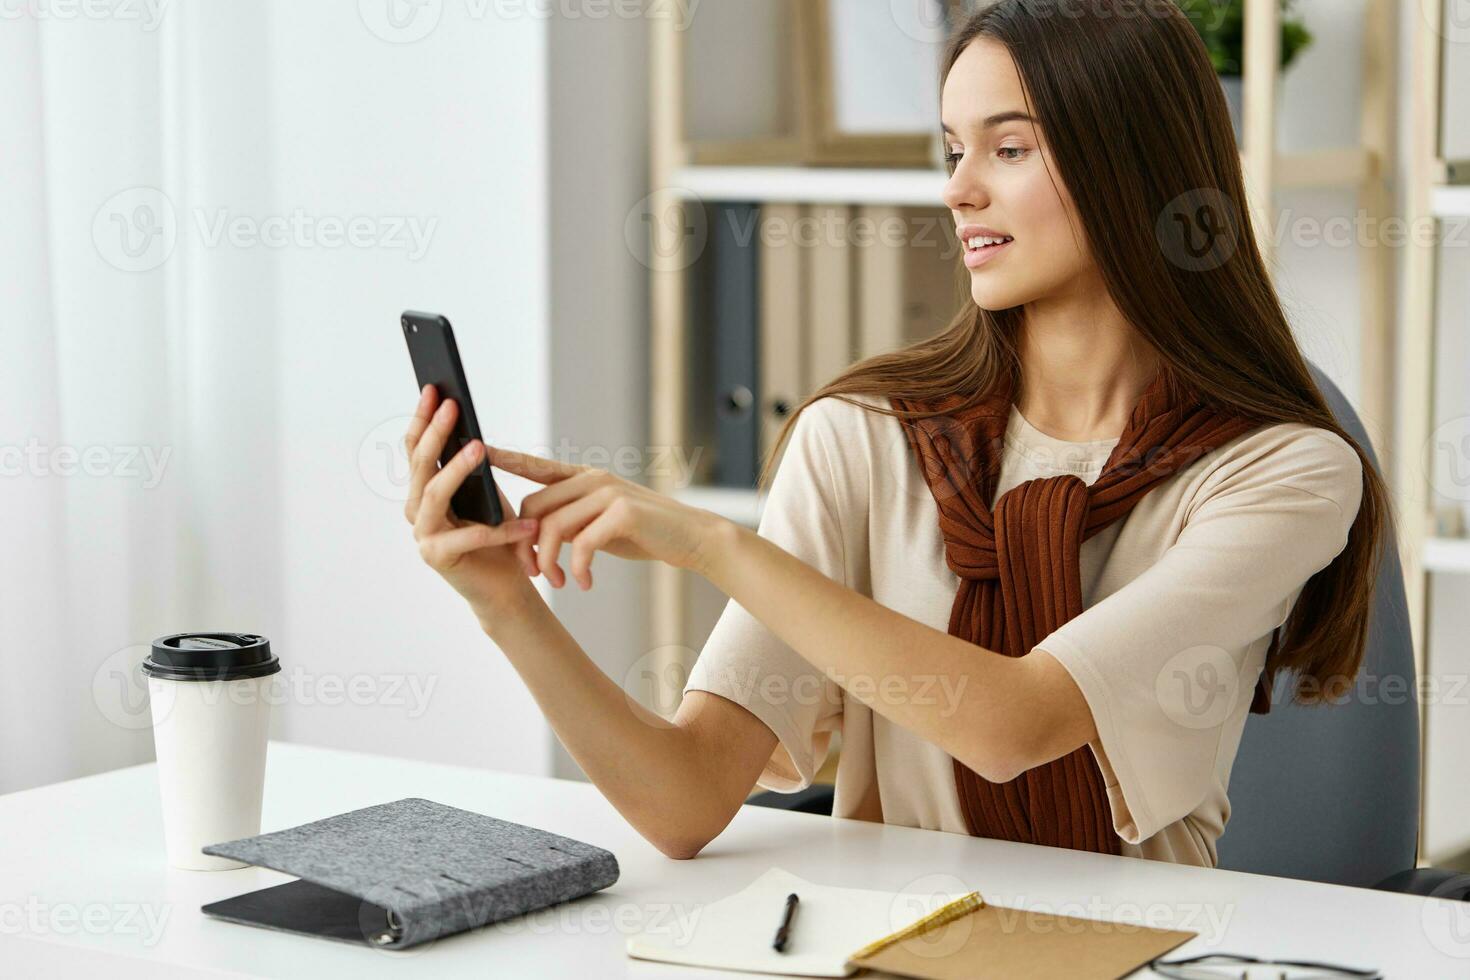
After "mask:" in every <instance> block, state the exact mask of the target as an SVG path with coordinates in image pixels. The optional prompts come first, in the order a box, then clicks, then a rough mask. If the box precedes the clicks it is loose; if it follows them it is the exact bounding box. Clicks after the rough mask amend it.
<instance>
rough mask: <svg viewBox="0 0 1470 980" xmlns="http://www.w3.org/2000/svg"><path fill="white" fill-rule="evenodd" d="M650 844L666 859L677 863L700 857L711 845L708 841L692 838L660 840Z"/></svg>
mask: <svg viewBox="0 0 1470 980" xmlns="http://www.w3.org/2000/svg"><path fill="white" fill-rule="evenodd" d="M650 843H652V844H653V846H654V847H656V848H658V850H659V853H661V854H662V855H663V856H664V857H668V858H673V859H674V860H675V861H689V860H692V859H693V858H695V857H697V856H698V855H699V852H700V851H702V850H704V849H705V846H706V845H708V844H709V841H708V840H697V839H691V838H684V839H676V838H659V839H658V840H653V841H651V842H650Z"/></svg>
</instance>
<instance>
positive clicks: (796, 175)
mask: <svg viewBox="0 0 1470 980" xmlns="http://www.w3.org/2000/svg"><path fill="white" fill-rule="evenodd" d="M947 179H948V175H947V174H946V173H945V172H944V171H943V170H938V169H934V170H929V169H925V168H922V167H906V168H894V169H879V168H873V167H713V166H706V167H682V168H680V169H678V170H675V171H674V177H673V180H672V181H670V183H671V184H672V185H673V187H674V189H675V190H676V191H680V192H682V193H683V196H685V197H690V198H699V199H701V200H705V201H781V202H792V203H802V204H906V205H915V206H920V207H938V206H940V205H942V204H943V202H942V200H941V199H940V195H941V194H942V193H943V191H944V182H945V181H946V180H947Z"/></svg>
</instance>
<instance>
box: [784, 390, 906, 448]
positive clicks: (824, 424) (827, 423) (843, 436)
mask: <svg viewBox="0 0 1470 980" xmlns="http://www.w3.org/2000/svg"><path fill="white" fill-rule="evenodd" d="M885 409H887V410H891V406H890V405H889V402H888V399H887V397H885V396H883V395H871V394H848V393H844V394H841V395H823V396H822V397H821V398H818V399H816V400H815V401H813V402H811V403H809V404H808V405H807V406H806V407H805V408H803V409H802V411H801V416H800V418H798V419H797V423H798V425H801V423H802V421H803V420H805V419H809V420H810V421H808V422H807V426H806V427H807V429H808V431H816V430H820V431H821V432H822V434H823V435H824V436H826V437H830V438H834V439H839V440H843V441H846V440H849V439H851V438H853V437H855V436H859V435H862V434H865V433H866V434H871V433H872V432H874V431H875V430H886V428H887V427H888V426H892V425H897V422H896V421H895V420H894V419H893V418H892V417H891V416H889V415H885V414H884V413H883V410H885Z"/></svg>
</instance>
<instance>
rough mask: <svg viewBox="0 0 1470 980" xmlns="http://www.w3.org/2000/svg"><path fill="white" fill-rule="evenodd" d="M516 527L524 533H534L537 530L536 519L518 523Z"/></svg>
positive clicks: (532, 518) (529, 518)
mask: <svg viewBox="0 0 1470 980" xmlns="http://www.w3.org/2000/svg"><path fill="white" fill-rule="evenodd" d="M516 526H517V527H519V528H520V529H521V530H522V531H534V530H536V518H534V517H528V518H526V519H525V520H521V521H517V522H516Z"/></svg>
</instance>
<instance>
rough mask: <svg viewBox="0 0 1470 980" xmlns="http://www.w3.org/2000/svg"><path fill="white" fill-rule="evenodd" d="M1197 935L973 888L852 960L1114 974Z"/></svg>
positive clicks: (907, 973)
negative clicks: (1009, 902) (1004, 902)
mask: <svg viewBox="0 0 1470 980" xmlns="http://www.w3.org/2000/svg"><path fill="white" fill-rule="evenodd" d="M962 903H963V904H962ZM946 909H947V910H948V911H947V912H946ZM1194 937H1195V933H1192V932H1182V931H1179V930H1175V929H1153V928H1150V927H1148V926H1142V925H1132V924H1129V923H1115V922H1106V921H1102V920H1098V919H1082V918H1077V917H1076V916H1070V915H1054V914H1052V913H1049V912H1028V911H1026V910H1025V909H1011V908H1005V907H1003V906H995V905H989V904H986V903H985V902H984V901H983V900H982V899H981V898H980V896H979V895H978V893H971V895H970V896H967V897H966V898H965V899H961V900H959V901H957V902H953V903H951V904H950V906H946V907H945V908H944V909H940V910H938V911H936V912H934V913H933V914H931V915H929V916H926V917H925V918H924V919H922V920H920V921H919V922H917V923H915V924H914V925H913V926H910V927H909V928H908V929H905V930H902V931H900V932H897V933H894V934H893V935H892V936H889V937H887V938H886V939H883V940H879V941H878V942H876V943H874V944H872V945H871V946H868V947H867V948H865V949H862V950H859V951H858V952H857V953H855V954H854V955H853V957H852V958H851V959H849V960H848V965H849V966H854V967H861V968H864V969H869V970H881V971H883V972H886V973H892V974H897V975H899V976H904V977H917V978H921V980H1116V978H1118V977H1125V976H1127V975H1128V974H1130V973H1132V972H1133V971H1134V970H1137V969H1138V968H1139V967H1141V966H1144V965H1145V964H1147V963H1148V962H1149V961H1150V960H1152V959H1154V958H1155V957H1157V956H1162V955H1164V954H1165V953H1167V952H1169V950H1171V949H1174V948H1175V947H1176V946H1180V945H1182V944H1184V943H1186V942H1188V941H1189V940H1191V939H1193V938H1194Z"/></svg>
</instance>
